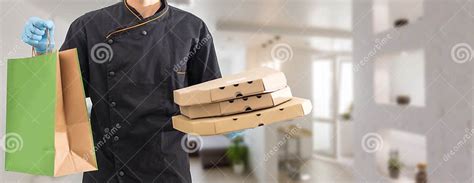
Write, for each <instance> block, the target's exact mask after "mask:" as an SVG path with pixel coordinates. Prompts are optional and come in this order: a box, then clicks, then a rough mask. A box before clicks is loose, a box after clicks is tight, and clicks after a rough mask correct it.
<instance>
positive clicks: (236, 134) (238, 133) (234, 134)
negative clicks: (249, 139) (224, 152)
mask: <svg viewBox="0 0 474 183" xmlns="http://www.w3.org/2000/svg"><path fill="white" fill-rule="evenodd" d="M244 132H245V131H244V130H242V131H236V132H230V133H227V134H225V136H226V137H227V138H229V139H230V140H234V139H235V138H237V137H242V136H243V135H244Z"/></svg>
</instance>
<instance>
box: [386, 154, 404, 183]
mask: <svg viewBox="0 0 474 183" xmlns="http://www.w3.org/2000/svg"><path fill="white" fill-rule="evenodd" d="M402 166H403V165H402V162H401V161H400V159H399V157H398V151H392V152H391V153H390V158H389V159H388V172H389V174H390V178H393V179H398V177H400V171H401V169H402Z"/></svg>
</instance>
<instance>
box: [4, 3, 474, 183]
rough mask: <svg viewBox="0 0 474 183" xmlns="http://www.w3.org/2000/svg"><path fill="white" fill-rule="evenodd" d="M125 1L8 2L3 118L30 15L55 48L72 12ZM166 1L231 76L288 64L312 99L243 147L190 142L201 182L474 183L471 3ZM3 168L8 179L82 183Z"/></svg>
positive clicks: (248, 136)
mask: <svg viewBox="0 0 474 183" xmlns="http://www.w3.org/2000/svg"><path fill="white" fill-rule="evenodd" d="M117 2H118V0H0V58H2V60H1V62H0V104H2V105H1V106H0V117H1V118H0V119H1V121H2V125H4V124H5V123H4V120H5V117H4V116H5V115H4V114H5V105H4V104H5V103H6V102H5V98H6V97H5V93H6V87H5V86H6V60H7V59H8V58H14V57H25V56H29V53H30V52H31V50H30V49H31V48H29V47H28V46H27V45H26V44H24V43H22V42H21V40H20V33H21V31H22V29H23V25H24V23H25V22H26V20H27V19H28V18H29V17H31V16H38V17H42V18H49V19H52V20H54V22H55V24H56V31H55V33H56V36H55V39H56V43H57V46H59V45H61V44H62V42H63V40H64V37H65V34H66V31H67V29H68V27H69V24H70V23H71V22H72V21H73V20H74V19H76V18H77V17H79V16H80V15H82V14H84V13H86V12H88V11H91V10H95V9H98V8H101V7H105V6H108V5H110V4H113V3H117ZM169 3H170V4H171V5H174V6H176V7H178V8H181V9H184V10H186V11H189V12H191V13H193V14H195V15H197V16H199V17H200V18H202V19H203V20H204V21H205V22H206V23H207V25H208V27H209V28H210V30H211V33H212V34H213V37H214V41H215V42H214V43H215V45H216V49H217V50H216V51H217V55H218V57H219V63H220V67H221V70H222V73H223V74H224V75H226V74H232V73H237V72H240V71H244V70H246V69H249V68H255V67H262V66H264V67H271V68H274V69H277V70H281V71H283V72H284V73H285V74H286V76H287V78H288V83H289V85H290V86H291V88H292V91H293V94H294V95H295V96H299V97H303V98H308V99H311V100H312V102H313V112H312V114H310V115H309V116H307V117H305V118H301V119H298V120H294V121H291V122H287V123H279V124H276V125H271V126H266V127H260V128H256V129H252V130H247V131H246V133H245V135H244V137H243V141H244V142H245V143H244V144H245V145H244V146H236V145H235V143H234V142H232V141H230V140H229V139H227V138H225V137H224V136H212V137H203V138H202V139H194V140H197V141H199V144H200V145H201V147H200V149H199V150H198V151H196V152H194V153H191V154H190V156H191V161H190V164H191V168H192V172H191V173H192V178H193V181H194V182H259V183H267V182H415V177H420V175H423V172H426V175H427V176H428V177H429V179H430V182H472V175H473V169H472V161H473V160H472V144H471V141H472V140H471V139H470V137H469V138H468V139H467V140H466V138H465V136H466V135H471V136H472V133H470V130H469V129H472V125H473V123H472V117H473V116H472V114H473V113H472V86H473V80H472V76H473V67H472V63H471V62H470V61H471V60H472V55H473V51H472V49H471V48H470V47H469V45H474V39H473V36H472V35H473V34H472V30H474V13H473V12H474V11H473V10H474V5H473V3H472V2H470V1H466V0H456V1H448V0H169ZM459 45H461V46H462V45H464V46H465V45H468V49H467V52H466V53H467V54H470V55H468V57H467V60H458V59H457V57H456V54H453V53H454V52H455V51H457V50H455V48H457V46H459ZM453 50H454V51H453ZM3 127H4V126H2V128H1V129H2V131H3V129H4V128H3ZM236 149H245V151H246V152H247V153H238V152H241V151H236ZM451 152H454V153H452V154H451ZM229 153H232V154H233V156H229V155H228V154H229ZM0 164H3V156H2V159H1V161H0ZM1 169H2V172H0V177H1V181H0V182H51V181H56V182H80V180H81V175H72V176H67V177H61V178H55V179H51V178H48V177H38V176H29V175H25V174H18V173H11V172H4V171H3V167H2V168H1ZM420 172H421V173H420Z"/></svg>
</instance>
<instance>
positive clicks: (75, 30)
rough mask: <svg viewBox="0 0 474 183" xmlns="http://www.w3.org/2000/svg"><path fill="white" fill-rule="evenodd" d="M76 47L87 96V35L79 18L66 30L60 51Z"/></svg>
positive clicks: (87, 95)
mask: <svg viewBox="0 0 474 183" xmlns="http://www.w3.org/2000/svg"><path fill="white" fill-rule="evenodd" d="M73 48H77V54H78V57H79V66H80V67H81V73H82V81H83V83H84V84H83V85H84V91H85V94H86V97H89V56H88V55H89V54H88V53H89V52H88V50H87V37H86V33H85V28H84V25H83V24H82V23H81V21H80V20H79V19H77V20H75V21H74V22H73V23H72V24H71V26H70V27H69V30H68V31H67V34H66V38H65V39H64V43H63V45H62V46H61V48H60V49H59V50H60V51H64V50H68V49H73Z"/></svg>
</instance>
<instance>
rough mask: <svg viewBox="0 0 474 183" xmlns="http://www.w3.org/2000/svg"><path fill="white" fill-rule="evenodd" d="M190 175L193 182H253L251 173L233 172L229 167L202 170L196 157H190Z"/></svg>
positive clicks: (253, 178)
mask: <svg viewBox="0 0 474 183" xmlns="http://www.w3.org/2000/svg"><path fill="white" fill-rule="evenodd" d="M189 162H190V164H191V165H190V166H191V177H192V181H193V183H244V182H245V183H254V182H257V181H256V179H255V177H254V176H253V175H250V174H248V173H246V174H244V175H236V174H234V172H233V170H232V168H231V167H222V168H212V169H207V170H203V169H202V168H201V163H200V162H199V159H198V158H190V160H189Z"/></svg>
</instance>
